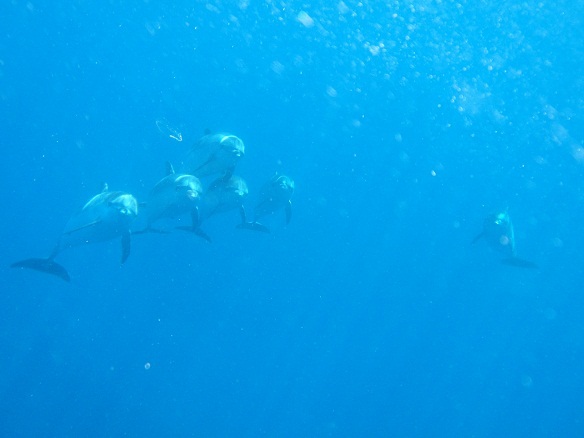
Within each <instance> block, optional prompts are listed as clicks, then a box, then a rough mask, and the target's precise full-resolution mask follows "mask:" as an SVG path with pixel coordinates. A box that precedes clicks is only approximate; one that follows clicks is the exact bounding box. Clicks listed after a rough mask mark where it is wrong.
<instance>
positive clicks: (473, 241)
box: [470, 233, 485, 245]
mask: <svg viewBox="0 0 584 438" xmlns="http://www.w3.org/2000/svg"><path fill="white" fill-rule="evenodd" d="M483 237H485V233H481V234H479V235H478V236H476V237H475V238H474V239H472V242H471V243H470V244H471V245H474V244H475V243H477V242H478V241H479V240H481V239H482V238H483Z"/></svg>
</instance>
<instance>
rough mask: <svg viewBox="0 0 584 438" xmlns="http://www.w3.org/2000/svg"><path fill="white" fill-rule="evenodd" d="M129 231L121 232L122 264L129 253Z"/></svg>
mask: <svg viewBox="0 0 584 438" xmlns="http://www.w3.org/2000/svg"><path fill="white" fill-rule="evenodd" d="M131 240H132V239H131V237H130V232H129V231H128V232H127V233H124V234H122V265H123V264H124V263H125V262H126V260H128V256H129V255H130V241H131Z"/></svg>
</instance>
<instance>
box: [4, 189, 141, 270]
mask: <svg viewBox="0 0 584 438" xmlns="http://www.w3.org/2000/svg"><path fill="white" fill-rule="evenodd" d="M137 214H138V202H137V201H136V198H134V196H132V195H130V194H129V193H124V192H119V191H115V192H111V191H109V190H108V186H107V184H105V186H104V189H103V191H102V192H101V193H99V194H98V195H95V196H94V197H93V198H91V199H90V200H89V201H88V202H87V203H86V204H85V205H84V206H83V208H81V210H80V211H79V212H78V213H77V214H75V215H73V216H72V217H71V218H70V219H69V221H68V222H67V225H66V226H65V230H64V231H63V233H62V234H61V237H60V239H59V242H58V243H57V245H56V246H55V249H54V250H53V252H52V253H51V255H50V256H49V257H47V258H31V259H26V260H21V261H18V262H15V263H13V264H12V265H11V267H13V268H29V269H34V270H36V271H41V272H45V273H47V274H52V275H56V276H57V277H59V278H62V279H63V280H65V281H70V277H69V273H68V272H67V270H66V269H65V268H64V267H63V266H61V265H59V264H58V263H57V262H55V260H54V259H55V257H57V255H59V254H60V253H61V252H62V251H64V250H65V249H67V248H71V247H74V246H81V245H87V244H90V243H95V242H103V241H108V240H112V239H115V238H118V237H121V242H122V259H121V263H122V264H123V263H124V262H125V261H126V259H127V258H128V256H129V255H130V225H131V223H132V221H133V220H134V219H135V217H136V216H137Z"/></svg>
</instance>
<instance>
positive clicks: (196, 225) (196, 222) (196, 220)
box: [191, 208, 199, 230]
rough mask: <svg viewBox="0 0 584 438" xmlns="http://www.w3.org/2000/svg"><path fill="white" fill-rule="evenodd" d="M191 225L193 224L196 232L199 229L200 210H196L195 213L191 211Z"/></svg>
mask: <svg viewBox="0 0 584 438" xmlns="http://www.w3.org/2000/svg"><path fill="white" fill-rule="evenodd" d="M191 223H192V224H193V230H196V229H197V228H199V209H198V208H194V209H193V211H191Z"/></svg>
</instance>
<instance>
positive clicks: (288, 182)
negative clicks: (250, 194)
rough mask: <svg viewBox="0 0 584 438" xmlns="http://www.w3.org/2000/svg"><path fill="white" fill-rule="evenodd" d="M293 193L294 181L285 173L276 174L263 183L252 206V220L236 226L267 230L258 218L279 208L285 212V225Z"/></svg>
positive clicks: (290, 209)
mask: <svg viewBox="0 0 584 438" xmlns="http://www.w3.org/2000/svg"><path fill="white" fill-rule="evenodd" d="M293 194H294V181H293V180H292V178H290V177H288V176H286V175H278V173H277V172H276V174H275V175H274V176H273V177H272V178H271V179H270V180H269V181H268V182H267V183H266V184H264V185H263V187H262V189H261V191H260V194H259V200H258V203H257V204H256V206H255V208H254V219H253V221H252V222H247V221H244V222H242V223H241V224H240V225H238V228H247V229H250V230H256V231H263V232H268V233H269V231H270V230H269V229H268V227H266V226H265V225H262V224H261V223H259V222H258V220H259V219H260V218H261V217H263V216H268V215H270V214H273V213H275V212H277V211H279V210H281V209H284V211H285V212H286V225H288V224H289V223H290V219H291V218H292V201H291V198H292V195H293Z"/></svg>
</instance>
